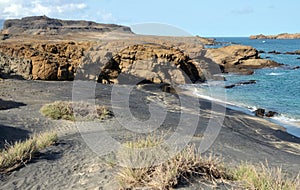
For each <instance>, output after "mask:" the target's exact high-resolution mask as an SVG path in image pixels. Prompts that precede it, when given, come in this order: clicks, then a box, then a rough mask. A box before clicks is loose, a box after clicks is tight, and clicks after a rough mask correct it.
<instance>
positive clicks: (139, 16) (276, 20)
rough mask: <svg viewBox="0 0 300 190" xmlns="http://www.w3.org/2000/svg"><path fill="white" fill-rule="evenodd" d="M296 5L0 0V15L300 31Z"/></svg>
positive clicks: (269, 0)
mask: <svg viewBox="0 0 300 190" xmlns="http://www.w3.org/2000/svg"><path fill="white" fill-rule="evenodd" d="M299 7H300V1H298V0H285V1H282V0H205V1H204V0H184V1H177V0H172V1H171V0H150V1H143V0H43V1H42V0H0V19H7V18H21V17H24V16H33V15H47V16H49V17H55V18H61V19H81V20H82V19H84V20H93V21H97V22H103V23H116V24H123V25H127V26H131V25H135V24H143V23H160V24H167V25H170V26H172V27H176V28H179V29H181V30H184V31H186V33H189V34H191V35H200V36H215V37H217V36H249V35H251V34H260V33H263V34H278V33H283V32H288V33H299V32H300V19H299V18H300V11H299ZM154 32H155V31H154Z"/></svg>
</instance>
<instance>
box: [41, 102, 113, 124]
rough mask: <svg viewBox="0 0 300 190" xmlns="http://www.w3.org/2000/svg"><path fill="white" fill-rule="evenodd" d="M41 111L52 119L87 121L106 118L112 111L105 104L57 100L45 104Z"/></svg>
mask: <svg viewBox="0 0 300 190" xmlns="http://www.w3.org/2000/svg"><path fill="white" fill-rule="evenodd" d="M40 112H41V113H42V114H43V115H44V116H46V117H49V118H51V119H56V120H57V119H65V120H70V121H75V119H76V120H79V121H87V120H94V119H101V120H102V119H106V118H109V117H110V116H112V113H111V112H110V111H109V110H108V109H107V108H106V107H104V106H94V105H91V104H86V103H82V102H64V101H56V102H54V103H51V104H46V105H44V106H43V107H42V108H41V110H40Z"/></svg>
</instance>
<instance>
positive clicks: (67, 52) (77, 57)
mask: <svg viewBox="0 0 300 190" xmlns="http://www.w3.org/2000/svg"><path fill="white" fill-rule="evenodd" d="M89 46H90V45H89V43H70V42H64V41H62V42H46V41H33V42H27V43H21V42H14V41H11V42H7V43H2V44H0V60H1V61H0V68H2V69H3V70H4V72H5V73H8V74H12V75H20V76H22V77H23V78H25V79H42V80H72V79H73V78H74V72H75V68H76V67H78V65H79V64H80V62H81V59H82V57H83V55H84V54H83V52H84V50H85V49H88V47H89Z"/></svg>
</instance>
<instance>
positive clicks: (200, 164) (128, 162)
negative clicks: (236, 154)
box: [117, 136, 230, 189]
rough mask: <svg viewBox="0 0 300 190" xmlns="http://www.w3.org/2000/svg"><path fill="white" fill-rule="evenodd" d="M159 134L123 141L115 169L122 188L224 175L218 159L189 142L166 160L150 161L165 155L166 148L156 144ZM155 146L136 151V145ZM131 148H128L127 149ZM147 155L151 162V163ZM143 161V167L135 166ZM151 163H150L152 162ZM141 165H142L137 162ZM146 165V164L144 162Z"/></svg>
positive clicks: (168, 184) (165, 185) (162, 186)
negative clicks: (118, 164) (207, 154)
mask: <svg viewBox="0 0 300 190" xmlns="http://www.w3.org/2000/svg"><path fill="white" fill-rule="evenodd" d="M161 142H162V138H160V137H158V138H155V137H154V136H151V137H146V138H144V139H139V140H137V141H134V142H126V143H124V146H125V147H128V148H129V149H126V150H127V151H124V149H123V150H122V149H121V151H120V153H119V154H120V155H119V157H120V158H122V160H121V164H120V165H122V167H121V168H120V170H119V171H118V174H117V176H118V180H119V182H120V185H121V187H122V188H123V189H134V188H138V187H147V188H151V189H171V188H173V187H176V186H177V185H179V184H181V183H186V182H189V181H192V180H193V179H194V178H195V177H197V178H202V179H203V180H204V179H205V180H209V181H210V182H213V181H215V180H218V179H227V178H229V177H230V176H229V175H227V173H226V171H225V169H224V168H223V167H222V166H221V164H220V160H219V159H217V158H215V157H213V156H208V157H203V156H201V155H200V154H199V153H198V151H197V149H196V148H195V146H193V145H189V146H188V147H186V148H185V149H184V150H183V151H181V152H180V153H178V154H177V155H175V156H174V157H172V158H170V159H169V160H167V161H165V162H163V163H160V164H154V161H155V157H156V155H160V156H167V151H166V149H165V148H164V147H163V146H160V144H161ZM152 147H158V148H157V149H156V150H157V152H151V151H148V152H143V151H141V152H139V153H138V154H136V153H137V152H136V151H135V150H136V149H140V150H141V148H152ZM130 150H131V151H130ZM151 159H153V160H152V163H151ZM141 162H146V164H150V165H148V166H147V167H136V166H137V165H136V164H137V163H141ZM152 164H153V165H152ZM139 166H142V165H139ZM145 166H146V165H145Z"/></svg>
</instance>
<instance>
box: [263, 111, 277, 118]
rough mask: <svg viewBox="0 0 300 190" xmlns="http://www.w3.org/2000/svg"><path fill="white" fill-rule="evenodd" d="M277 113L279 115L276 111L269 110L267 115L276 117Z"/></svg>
mask: <svg viewBox="0 0 300 190" xmlns="http://www.w3.org/2000/svg"><path fill="white" fill-rule="evenodd" d="M275 115H278V113H277V112H275V111H268V113H266V117H274V116H275Z"/></svg>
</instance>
